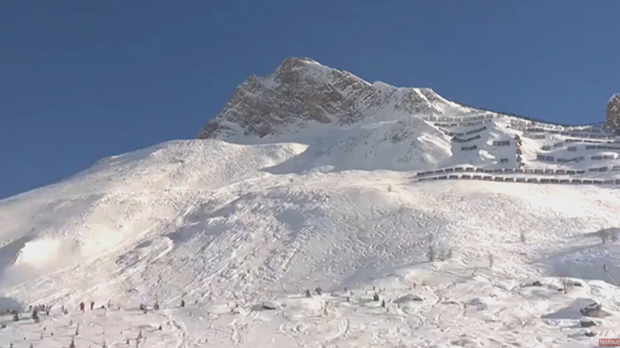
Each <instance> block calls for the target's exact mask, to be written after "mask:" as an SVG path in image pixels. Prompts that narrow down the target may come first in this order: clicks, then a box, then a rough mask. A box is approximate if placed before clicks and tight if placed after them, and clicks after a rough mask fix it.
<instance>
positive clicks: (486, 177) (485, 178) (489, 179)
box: [482, 176, 493, 181]
mask: <svg viewBox="0 0 620 348" xmlns="http://www.w3.org/2000/svg"><path fill="white" fill-rule="evenodd" d="M482 180H485V181H491V180H493V177H492V176H485V177H483V178H482Z"/></svg>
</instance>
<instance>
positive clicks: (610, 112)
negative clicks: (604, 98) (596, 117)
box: [605, 93, 620, 132]
mask: <svg viewBox="0 0 620 348" xmlns="http://www.w3.org/2000/svg"><path fill="white" fill-rule="evenodd" d="M605 124H606V125H607V126H608V127H610V128H612V129H614V130H615V131H616V132H620V93H616V94H614V95H613V96H611V98H610V99H609V101H608V102H607V113H606V118H605Z"/></svg>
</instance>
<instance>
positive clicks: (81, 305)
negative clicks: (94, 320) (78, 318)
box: [80, 302, 85, 312]
mask: <svg viewBox="0 0 620 348" xmlns="http://www.w3.org/2000/svg"><path fill="white" fill-rule="evenodd" d="M84 307H85V304H84V302H80V310H81V311H82V312H84Z"/></svg>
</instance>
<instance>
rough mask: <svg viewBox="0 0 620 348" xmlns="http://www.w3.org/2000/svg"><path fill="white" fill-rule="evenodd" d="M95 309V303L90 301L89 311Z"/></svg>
mask: <svg viewBox="0 0 620 348" xmlns="http://www.w3.org/2000/svg"><path fill="white" fill-rule="evenodd" d="M93 309H95V301H90V310H91V311H92V310H93Z"/></svg>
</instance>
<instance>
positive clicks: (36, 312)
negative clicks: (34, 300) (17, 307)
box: [32, 308, 39, 323]
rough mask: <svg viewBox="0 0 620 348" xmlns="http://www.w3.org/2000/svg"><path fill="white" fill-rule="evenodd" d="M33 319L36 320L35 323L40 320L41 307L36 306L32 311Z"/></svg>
mask: <svg viewBox="0 0 620 348" xmlns="http://www.w3.org/2000/svg"><path fill="white" fill-rule="evenodd" d="M32 320H34V322H35V323H38V322H39V309H38V308H35V309H34V310H33V311H32Z"/></svg>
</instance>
